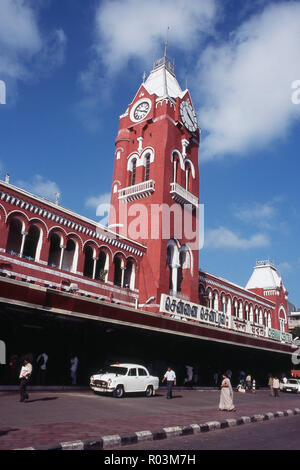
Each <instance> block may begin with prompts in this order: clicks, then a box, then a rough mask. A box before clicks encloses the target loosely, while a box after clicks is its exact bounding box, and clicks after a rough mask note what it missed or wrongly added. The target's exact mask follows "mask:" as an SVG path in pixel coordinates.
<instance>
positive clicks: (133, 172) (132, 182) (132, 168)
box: [131, 158, 136, 186]
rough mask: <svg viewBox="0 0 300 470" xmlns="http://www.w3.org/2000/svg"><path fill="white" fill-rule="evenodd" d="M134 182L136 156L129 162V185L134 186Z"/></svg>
mask: <svg viewBox="0 0 300 470" xmlns="http://www.w3.org/2000/svg"><path fill="white" fill-rule="evenodd" d="M135 182H136V158H134V159H133V160H132V163H131V186H134V185H135Z"/></svg>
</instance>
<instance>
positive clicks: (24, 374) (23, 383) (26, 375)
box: [19, 359, 32, 402]
mask: <svg viewBox="0 0 300 470" xmlns="http://www.w3.org/2000/svg"><path fill="white" fill-rule="evenodd" d="M31 374H32V365H31V364H30V362H29V361H28V359H24V364H23V366H22V368H21V372H20V375H19V379H20V401H21V402H24V401H25V400H28V398H29V395H28V393H27V391H26V387H27V384H28V381H29V379H30V376H31Z"/></svg>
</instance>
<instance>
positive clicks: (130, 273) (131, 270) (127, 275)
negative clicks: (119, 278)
mask: <svg viewBox="0 0 300 470" xmlns="http://www.w3.org/2000/svg"><path fill="white" fill-rule="evenodd" d="M124 287H126V288H127V289H131V290H133V289H134V287H135V264H134V263H133V261H130V260H128V261H127V264H126V269H125V272H124Z"/></svg>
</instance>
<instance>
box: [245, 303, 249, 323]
mask: <svg viewBox="0 0 300 470" xmlns="http://www.w3.org/2000/svg"><path fill="white" fill-rule="evenodd" d="M245 320H246V321H249V305H248V304H247V303H246V304H245Z"/></svg>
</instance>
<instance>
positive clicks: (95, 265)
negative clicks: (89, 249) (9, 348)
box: [93, 257, 98, 279]
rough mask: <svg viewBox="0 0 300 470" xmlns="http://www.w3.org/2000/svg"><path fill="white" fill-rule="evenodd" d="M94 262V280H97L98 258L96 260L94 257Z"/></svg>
mask: <svg viewBox="0 0 300 470" xmlns="http://www.w3.org/2000/svg"><path fill="white" fill-rule="evenodd" d="M93 261H94V264H93V279H95V277H96V267H97V261H98V258H94V257H93Z"/></svg>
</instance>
